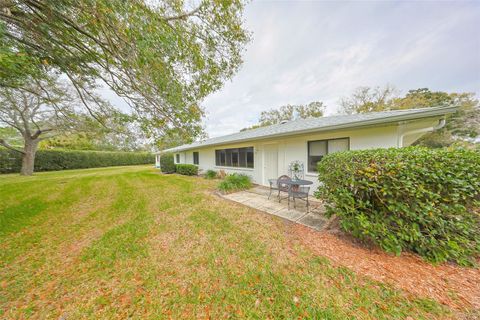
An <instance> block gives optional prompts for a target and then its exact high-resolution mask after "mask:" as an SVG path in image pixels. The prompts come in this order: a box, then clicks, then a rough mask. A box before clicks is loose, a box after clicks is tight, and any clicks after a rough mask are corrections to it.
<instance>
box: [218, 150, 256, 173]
mask: <svg viewBox="0 0 480 320" xmlns="http://www.w3.org/2000/svg"><path fill="white" fill-rule="evenodd" d="M249 149H250V150H249ZM241 154H243V155H244V156H245V159H243V160H242V159H240V155H241ZM249 154H251V155H252V157H253V161H251V162H248V158H249V157H248V155H249ZM222 158H223V160H224V161H223V162H222ZM234 160H236V161H234ZM234 162H235V163H234ZM242 162H244V163H245V166H241V164H242ZM222 163H223V164H222ZM229 164H230V165H229ZM249 164H251V166H249ZM215 167H222V168H231V169H240V170H253V169H255V147H253V146H249V147H237V148H225V149H215Z"/></svg>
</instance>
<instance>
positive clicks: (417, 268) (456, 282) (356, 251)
mask: <svg viewBox="0 0 480 320" xmlns="http://www.w3.org/2000/svg"><path fill="white" fill-rule="evenodd" d="M293 233H294V236H295V238H297V237H298V240H299V241H300V242H301V243H303V244H304V245H306V246H307V247H308V248H310V249H311V250H313V252H314V253H316V254H319V255H322V256H325V257H327V258H328V259H330V260H331V261H332V263H333V264H334V265H338V266H345V267H348V268H350V269H351V270H353V271H354V272H356V273H358V274H361V275H364V276H368V277H370V278H372V279H374V280H377V281H381V282H385V283H389V284H392V285H393V286H395V287H397V288H400V289H402V290H404V291H406V292H408V293H410V294H413V295H415V296H419V297H427V298H430V299H433V300H436V301H438V302H440V303H442V304H444V305H447V306H449V307H452V308H454V309H456V310H465V309H477V310H478V309H480V269H479V268H466V267H460V266H457V265H454V264H441V265H432V264H430V263H428V262H425V261H423V260H422V259H421V258H420V257H419V256H417V255H414V254H411V253H402V255H401V256H399V257H397V256H393V255H389V254H387V253H385V252H383V251H381V250H380V249H378V248H367V247H366V246H364V245H361V244H359V243H356V242H355V241H354V240H352V239H351V238H349V237H348V236H345V235H343V234H342V233H339V232H338V231H337V232H332V231H321V232H318V231H314V230H312V229H310V228H308V227H305V226H302V225H299V224H295V225H294V226H293Z"/></svg>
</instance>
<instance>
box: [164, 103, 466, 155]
mask: <svg viewBox="0 0 480 320" xmlns="http://www.w3.org/2000/svg"><path fill="white" fill-rule="evenodd" d="M456 110H457V107H454V106H453V107H452V106H450V107H434V108H421V109H408V110H393V111H382V112H371V113H361V114H351V115H335V116H329V117H320V118H309V119H298V120H293V121H289V122H286V123H281V124H274V125H271V126H267V127H261V128H257V129H252V130H246V131H242V132H237V133H233V134H229V135H226V136H221V137H216V138H211V139H206V140H203V141H197V142H193V143H190V144H185V145H182V146H178V147H175V148H170V149H166V150H163V151H161V152H178V151H186V150H191V149H198V148H203V147H207V146H215V145H222V144H227V143H232V142H244V141H251V140H258V139H265V138H270V137H279V136H289V135H296V134H301V133H311V132H322V131H329V130H335V129H345V128H353V127H361V126H369V125H375V124H385V123H391V122H397V121H406V120H413V119H420V118H428V117H434V116H442V115H446V114H448V113H453V112H455V111H456Z"/></svg>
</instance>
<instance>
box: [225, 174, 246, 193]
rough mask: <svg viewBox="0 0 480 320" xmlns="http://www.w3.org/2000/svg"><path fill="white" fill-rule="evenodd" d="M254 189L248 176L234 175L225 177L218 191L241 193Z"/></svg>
mask: <svg viewBox="0 0 480 320" xmlns="http://www.w3.org/2000/svg"><path fill="white" fill-rule="evenodd" d="M251 187H252V179H251V178H250V176H248V175H246V174H239V173H232V174H228V175H226V176H225V178H224V179H223V180H222V181H221V182H220V183H219V184H218V190H220V191H222V192H223V193H228V192H232V191H240V190H246V189H250V188H251Z"/></svg>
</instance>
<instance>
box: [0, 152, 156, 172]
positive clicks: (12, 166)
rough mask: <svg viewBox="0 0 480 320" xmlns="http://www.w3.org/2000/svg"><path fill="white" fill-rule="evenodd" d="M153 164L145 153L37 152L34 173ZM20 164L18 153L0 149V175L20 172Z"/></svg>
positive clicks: (153, 157)
mask: <svg viewBox="0 0 480 320" xmlns="http://www.w3.org/2000/svg"><path fill="white" fill-rule="evenodd" d="M153 163H155V156H154V155H153V154H151V153H147V152H109V151H77V150H38V151H37V153H36V155H35V172H39V171H55V170H67V169H86V168H99V167H110V166H128V165H140V164H153ZM21 164H22V157H21V155H20V153H18V152H15V151H10V150H4V149H0V173H15V172H20V168H21Z"/></svg>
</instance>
